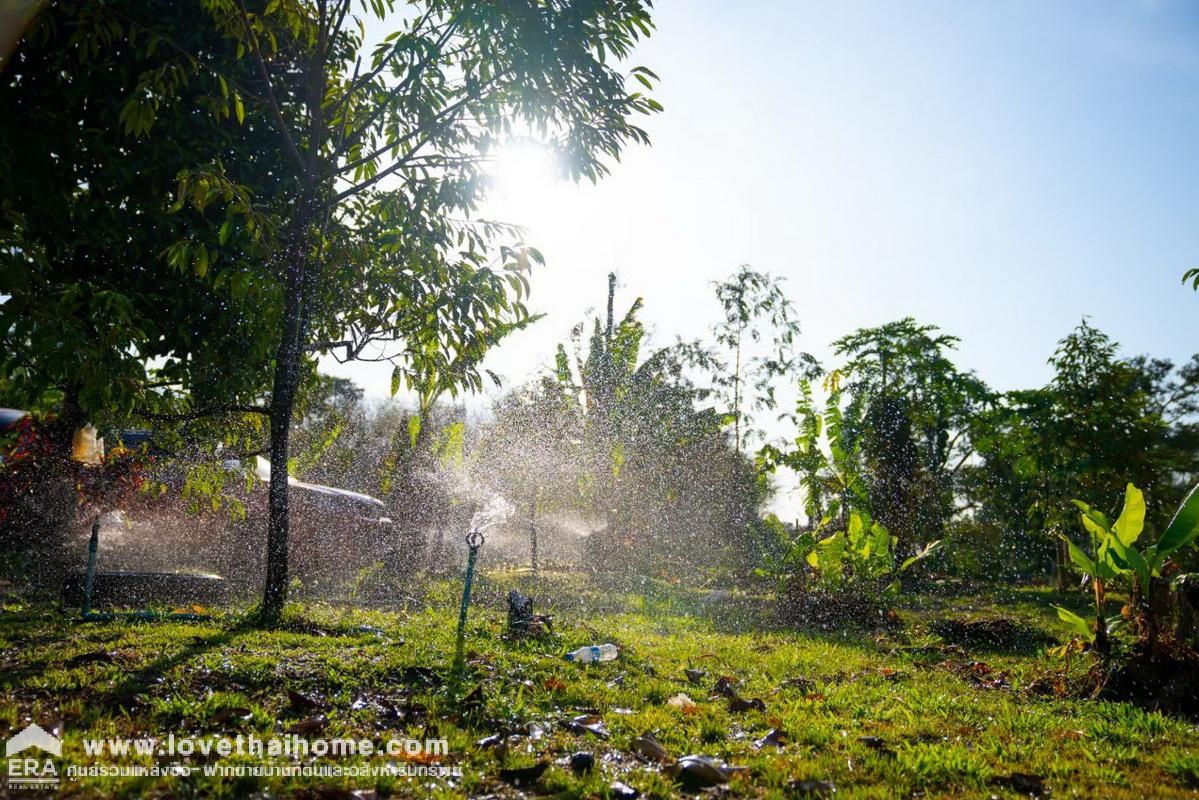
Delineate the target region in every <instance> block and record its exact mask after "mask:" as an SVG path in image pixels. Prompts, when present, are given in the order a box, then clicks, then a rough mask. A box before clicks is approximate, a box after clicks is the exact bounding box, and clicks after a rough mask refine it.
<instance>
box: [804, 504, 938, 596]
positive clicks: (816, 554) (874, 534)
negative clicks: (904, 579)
mask: <svg viewBox="0 0 1199 800" xmlns="http://www.w3.org/2000/svg"><path fill="white" fill-rule="evenodd" d="M833 518H834V517H833V516H826V517H824V519H823V520H821V523H820V525H819V526H818V527H817V529H816V531H815V532H814V533H813V534H808V535H807V536H806V537H802V538H801V539H798V540H797V541H796V546H797V547H798V548H800V549H801V550H806V553H804V554H803V556H804V560H805V561H806V562H807V564H808V566H810V567H811V568H812V569H813V570H815V572H816V574H817V575H818V576H819V577H820V580H821V582H822V583H823V584H824V585H825V586H826V587H827V588H828V589H831V590H837V589H841V588H843V587H845V586H846V585H847V584H870V583H877V582H880V581H882V580H884V579H886V578H889V577H893V576H894V575H897V574H898V573H900V572H903V571H904V570H906V569H908V568H910V567H911V566H912V565H913V564H915V563H917V562H919V561H922V560H924V559H925V558H928V557H929V556H930V555H932V554H933V553H935V552H936V551H937V550H938V549H939V548H940V547H941V542H940V541H935V542H930V543H929V544H928V545H927V546H926V547H924V548H923V549H922V550H921V551H920V552H918V553H916V554H915V555H913V556H911V557H910V558H907V559H905V560H904V561H903V562H902V563H901V564H899V566H898V567H896V565H895V547H894V545H895V537H894V536H893V535H892V534H891V532H890V531H888V530H887V529H886V527H885V526H883V525H882V524H881V523H878V522H874V521H873V520H872V519H871V517H870V514H869V513H868V512H867V511H865V510H864V509H854V510H852V511H850V512H849V520H848V524H847V525H846V526H845V530H839V531H834V532H833V533H831V534H828V535H826V536H824V537H822V538H820V537H819V534H820V533H822V532H823V531H824V530H827V528H829V527H831V523H832V519H833ZM898 591H899V581H898V580H892V581H891V582H890V583H888V584H887V585H886V586H885V587H884V588H883V590H882V594H883V596H884V597H888V598H889V597H893V596H894V595H895V594H896V593H897V592H898Z"/></svg>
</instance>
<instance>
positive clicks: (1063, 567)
mask: <svg viewBox="0 0 1199 800" xmlns="http://www.w3.org/2000/svg"><path fill="white" fill-rule="evenodd" d="M1056 542H1057V551H1056V553H1057V590H1058V591H1059V592H1065V591H1067V590H1069V588H1070V550H1069V548H1068V547H1067V546H1066V542H1065V541H1064V540H1063V539H1062V538H1061V537H1060V536H1059V537H1056Z"/></svg>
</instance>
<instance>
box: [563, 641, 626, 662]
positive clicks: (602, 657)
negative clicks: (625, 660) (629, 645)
mask: <svg viewBox="0 0 1199 800" xmlns="http://www.w3.org/2000/svg"><path fill="white" fill-rule="evenodd" d="M619 653H620V650H619V648H617V647H616V645H614V644H593V645H591V646H590V647H580V648H579V649H578V650H575V651H574V652H573V653H567V654H566V660H567V661H573V662H574V663H576V664H592V663H594V662H596V661H615V660H616V656H617V655H618V654H619Z"/></svg>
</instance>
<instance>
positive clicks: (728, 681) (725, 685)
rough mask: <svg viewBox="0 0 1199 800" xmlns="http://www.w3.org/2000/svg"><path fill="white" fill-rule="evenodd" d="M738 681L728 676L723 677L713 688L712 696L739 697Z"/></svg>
mask: <svg viewBox="0 0 1199 800" xmlns="http://www.w3.org/2000/svg"><path fill="white" fill-rule="evenodd" d="M736 686H737V679H736V678H730V677H729V676H728V675H721V676H720V677H719V678H717V680H716V685H715V686H713V687H712V694H714V695H719V696H722V697H736V696H737V689H736Z"/></svg>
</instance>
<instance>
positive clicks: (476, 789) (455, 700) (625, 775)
mask: <svg viewBox="0 0 1199 800" xmlns="http://www.w3.org/2000/svg"><path fill="white" fill-rule="evenodd" d="M580 580H581V579H580V578H578V577H574V576H559V577H557V578H555V577H554V576H549V577H546V578H543V583H542V585H541V590H542V591H541V594H542V596H543V598H545V599H544V602H543V603H542V606H543V609H545V608H548V610H550V611H552V613H553V614H554V617H555V618H554V634H553V635H552V636H549V637H546V638H543V639H538V640H532V641H509V640H507V639H506V638H505V637H504V619H503V614H502V599H501V598H502V597H503V594H504V592H505V590H506V589H507V588H508V587H509V586H510V585H518V584H519V585H526V584H527V582H528V579H527V576H518V575H511V574H509V575H504V574H495V573H493V574H491V575H488V576H485V577H484V578H483V579H481V582H480V586H479V592H478V595H477V604H476V605H475V606H473V607H472V612H471V622H470V625H469V629H468V633H469V638H468V651H469V652H468V664H467V674H466V676H465V678H464V679H463V680H462V681H461V682H460V683H459V682H455V681H453V680H451V679H450V673H449V670H448V665H449V662H450V660H451V658H452V652H453V641H454V622H455V618H456V597H455V595H454V592H455V591H456V587H454V586H452V585H450V584H442V585H439V586H436V587H434V588H433V589H432V590H429V591H428V592H426V594H425V595H424V596H423V597H422V599H421V602H419V603H411V604H410V605H412V606H413V608H412V609H411V610H408V611H401V612H392V611H370V610H362V609H354V608H343V607H336V606H331V605H323V604H310V605H303V606H297V607H295V608H292V609H291V610H290V612H289V624H288V625H287V626H286V627H285V628H283V629H280V630H275V631H269V632H264V631H260V630H256V629H254V628H252V627H249V626H247V625H246V624H245V622H244V618H243V617H242V616H241V615H239V614H235V613H228V614H218V615H217V616H216V617H215V619H214V620H213V621H211V622H203V623H175V622H157V623H130V622H106V623H81V622H78V621H76V620H74V619H72V618H70V617H69V616H67V614H68V612H66V611H63V610H60V609H56V608H53V607H50V606H44V605H24V604H21V603H20V602H17V601H14V600H12V599H10V600H9V601H8V602H7V604H6V605H4V606H3V613H2V614H0V684H2V689H3V691H2V696H3V698H4V701H3V713H2V716H0V728H5V729H9V730H8V732H6V733H5V736H7V735H10V733H11V732H12V731H16V730H20V729H21V728H23V727H24V726H25V725H26V724H28V722H29V721H38V722H39V723H41V724H43V726H49V725H51V724H55V723H58V722H61V723H62V729H63V731H64V732H65V745H64V753H63V755H64V759H63V760H64V762H69V761H79V762H81V763H90V762H91V761H92V760H93V759H89V758H87V757H85V756H84V755H83V748H82V739H83V737H85V736H89V737H114V736H123V737H145V736H154V737H165V736H166V735H167V734H168V733H174V734H175V735H176V736H181V735H218V734H220V735H229V736H234V735H237V734H242V735H244V736H248V735H250V734H254V735H256V736H258V737H260V738H264V739H265V738H266V737H269V736H272V735H280V734H283V733H286V732H288V731H303V732H305V733H307V734H308V735H309V736H320V737H353V738H367V737H369V738H373V739H381V738H386V737H402V736H408V737H413V738H420V739H424V738H425V737H427V736H432V735H440V736H444V737H445V738H446V739H448V741H449V750H450V752H449V754H448V756H446V757H444V758H443V759H442V761H443V763H446V764H456V765H460V766H461V767H462V777H461V778H451V779H438V780H429V779H408V778H400V777H384V778H377V779H376V778H343V779H331V778H319V777H309V778H303V777H294V778H271V779H262V778H253V777H243V778H228V779H220V778H216V777H205V776H203V775H199V774H196V775H193V776H191V777H188V778H180V777H157V778H149V777H146V778H132V779H119V778H88V779H83V780H80V781H77V782H70V781H64V782H63V785H62V788H61V793H62V794H64V795H68V796H110V795H116V796H124V797H137V796H155V797H188V796H214V797H229V798H240V797H247V796H250V795H252V794H255V793H260V794H259V796H273V795H281V796H291V795H300V796H309V797H321V798H337V797H348V796H350V795H349V794H347V793H345V792H344V791H341V790H346V789H355V790H366V791H365V792H363V793H360V794H359V795H358V796H369V794H368V792H369V791H371V790H373V791H375V792H377V795H378V796H380V797H382V796H389V795H399V796H416V797H424V796H429V795H433V796H439V797H440V796H444V797H451V796H461V795H472V796H478V795H496V796H500V797H515V796H520V795H522V794H528V795H538V796H550V795H552V796H560V797H604V796H612V794H613V791H612V789H611V788H610V787H611V784H612V783H613V781H621V782H623V783H625V784H627V785H628V786H631V787H633V788H634V789H636V790H637V791H639V792H640V793H641V796H642V797H670V796H677V795H678V794H679V793H680V791H681V790H680V788H679V786H678V784H677V783H676V781H675V780H674V779H673V778H672V777H671V776H670V775H669V774H668V770H667V769H666V766H665V765H660V764H656V763H652V762H650V761H647V760H645V759H644V758H642V757H639V756H637V755H635V754H634V753H633V752H632V746H631V743H632V741H633V740H634V738H635V737H638V736H640V735H642V734H644V733H646V732H653V735H654V736H655V737H656V738H657V740H658V741H659V742H660V743H661V744H662V746H663V747H664V748H665V749H666V751H667V752H668V753H669V755H670V756H672V757H675V758H677V757H679V756H685V755H691V754H697V755H709V756H714V757H716V758H718V759H720V760H721V761H723V762H726V763H727V764H729V765H737V766H743V767H745V768H746V769H745V770H743V771H740V772H738V773H736V774H735V775H733V776H732V777H731V779H730V781H729V783H728V784H727V785H725V787H724V788H721V789H718V790H716V791H717V792H718V793H724V794H728V795H730V796H736V797H741V796H744V797H797V796H804V794H803V791H804V790H803V788H802V784H798V783H795V782H797V781H812V782H816V783H812V784H809V785H808V786H809V787H810V788H812V789H815V790H819V789H820V787H821V785H822V784H823V785H824V788H825V790H826V791H827V788H828V786H827V784H831V785H832V786H833V787H835V789H836V793H835V795H834V796H835V797H838V798H842V797H909V796H912V795H913V794H918V795H920V796H924V797H1019V796H1025V794H1022V792H1023V793H1027V792H1028V791H1029V790H1031V789H1033V788H1036V785H1037V781H1036V780H1034V779H1032V778H1021V777H1017V778H1014V779H1013V778H1011V777H1010V776H1012V774H1013V773H1024V774H1026V775H1028V776H1035V777H1036V778H1039V779H1042V780H1043V782H1044V785H1045V787H1046V789H1047V790H1051V791H1052V794H1053V796H1055V797H1068V796H1078V797H1130V798H1132V797H1135V798H1146V797H1184V796H1193V795H1194V794H1195V788H1194V787H1196V786H1199V748H1197V747H1196V744H1195V742H1196V734H1197V730H1196V726H1195V724H1193V723H1192V722H1188V721H1186V720H1182V719H1178V718H1174V717H1170V716H1166V715H1163V714H1160V713H1157V712H1149V711H1144V710H1141V709H1139V708H1136V707H1133V706H1130V705H1126V704H1120V703H1107V702H1098V701H1092V700H1085V699H1069V698H1060V697H1056V696H1055V695H1054V694H1053V692H1052V691H1048V692H1047V691H1045V689H1044V687H1045V685H1046V684H1047V683H1048V682H1047V681H1045V680H1040V681H1039V682H1038V679H1043V678H1044V677H1045V676H1046V675H1047V674H1049V673H1051V672H1053V671H1055V670H1061V668H1062V662H1061V661H1060V660H1058V659H1055V658H1052V657H1050V656H1047V655H1045V654H1044V652H1043V650H1044V646H1038V645H1033V646H1027V647H1017V648H1016V649H1015V650H1013V649H1011V648H1009V649H1007V650H996V649H989V650H988V649H979V648H977V647H972V646H965V647H962V646H949V645H946V644H945V643H944V642H943V641H942V640H941V639H940V638H938V637H937V636H935V635H933V634H932V633H930V631H929V625H930V623H931V622H932V621H933V620H935V619H941V618H945V617H957V618H966V617H971V616H978V615H982V616H987V615H992V614H996V613H999V612H1000V611H1001V610H1002V612H1003V613H1005V614H1008V615H1012V616H1015V617H1016V618H1018V619H1019V620H1020V621H1021V622H1022V623H1023V624H1026V625H1028V626H1030V630H1039V631H1041V632H1043V633H1044V634H1046V635H1048V636H1062V634H1063V633H1064V631H1063V630H1062V629H1060V628H1058V627H1057V623H1056V620H1055V618H1054V617H1053V615H1052V612H1051V611H1050V610H1049V603H1050V602H1051V601H1052V600H1053V598H1052V597H1051V595H1050V594H1049V593H1048V592H1044V591H1036V590H1021V591H1015V592H1012V593H1010V594H1009V595H1008V596H1006V597H999V596H996V595H995V594H994V593H993V592H992V593H989V594H987V595H985V596H983V597H980V598H963V597H952V596H940V597H936V598H933V599H926V600H924V601H923V602H922V603H920V604H918V605H917V604H910V605H909V606H908V607H907V608H906V609H905V610H904V612H903V614H902V617H903V622H904V624H903V626H902V628H891V629H887V630H885V631H875V632H867V631H830V632H825V633H813V632H796V631H788V630H780V629H779V628H778V626H777V625H775V624H773V623H772V621H771V614H770V605H769V602H768V599H767V598H760V597H752V596H744V595H736V594H732V595H730V594H716V595H713V594H711V593H709V594H705V593H702V592H684V591H682V590H677V589H673V588H671V587H667V586H664V585H662V584H659V583H654V584H648V585H645V586H640V587H638V588H639V591H637V592H632V591H631V588H633V587H629V586H625V587H621V589H620V590H619V591H615V590H613V591H611V592H607V593H604V594H597V593H596V592H595V591H594V590H584V589H583V588H582V587H583V584H581V583H580ZM580 597H582V598H583V600H579V598H580ZM604 641H611V642H614V643H616V644H619V645H620V646H621V647H622V648H623V649H622V652H621V656H620V658H619V659H618V660H616V661H614V662H609V663H604V664H600V665H594V666H589V667H584V666H577V665H574V664H570V663H567V662H565V661H563V660H562V658H561V654H562V653H564V652H566V651H567V650H570V649H574V648H575V647H578V646H580V645H584V644H591V643H598V642H604ZM1084 667H1085V664H1080V663H1078V659H1077V657H1076V661H1075V666H1074V669H1075V671H1076V672H1077V671H1080V670H1082V669H1083V668H1084ZM414 668H415V669H414ZM426 668H427V669H426ZM430 670H431V672H430ZM684 670H693V671H699V672H693V673H692V676H690V677H689V676H688V675H687V674H686V673H685V672H684ZM701 672H702V674H700V673H701ZM722 676H727V677H728V678H730V679H732V680H734V681H736V687H735V691H736V693H737V694H739V695H740V697H742V698H744V699H746V700H755V699H757V700H761V705H762V706H764V710H763V708H761V707H757V706H758V704H753V705H754V706H755V707H753V708H749V709H747V710H744V711H734V710H731V708H730V700H729V698H728V697H726V696H720V695H714V694H713V689H714V686H715V684H716V682H717V681H718V679H719V678H720V677H722ZM1038 687H1040V688H1038ZM289 690H291V691H292V692H294V693H298V695H299V698H298V702H299V705H301V706H302V705H304V700H311V701H314V702H315V704H316V707H314V708H301V707H297V699H289V694H288V692H289ZM680 693H685V694H686V695H688V696H689V697H690V698H691V699H692V700H693V701H694V703H695V706H694V707H693V708H690V709H686V710H681V709H679V708H676V707H673V706H672V705H671V704H670V700H671V698H673V697H675V696H676V695H678V694H680ZM747 705H748V704H747ZM583 714H591V715H594V716H598V717H599V718H600V719H601V720H602V723H603V725H604V726H605V728H606V730H607V732H608V734H609V735H608V736H606V737H603V736H602V735H596V734H593V733H591V732H587V731H586V730H579V729H577V728H576V729H575V730H571V729H570V726H568V725H567V724H566V723H567V722H568V721H569V720H570V719H571V718H573V717H576V716H578V715H583ZM772 729H777V730H778V731H780V732H781V744H777V745H776V744H773V743H768V744H765V745H760V744H757V740H759V739H761V738H762V737H764V736H765V735H766V734H767V733H768V732H769V731H771V730H772ZM494 734H500V739H499V741H500V742H501V744H500V745H499V746H496V740H495V739H492V740H491V741H490V742H489V741H487V740H486V737H489V736H493V735H494ZM505 734H511V735H510V736H508V737H507V738H505V736H504V735H505ZM481 740H482V741H481ZM579 751H587V752H591V753H593V754H594V756H595V768H594V770H593V771H592V772H591V773H590V774H587V775H582V776H577V775H575V774H574V773H573V772H572V771H571V769H570V768H569V766H568V758H569V756H570V755H571V754H572V753H576V752H579ZM213 758H214V757H211V756H210V757H202V756H196V757H193V758H192V759H190V761H188V762H186V763H191V764H203V763H205V761H207V762H208V763H212V761H213ZM152 760H153V756H141V757H126V758H125V759H124V760H119V759H111V758H107V759H100V761H107V762H111V763H118V762H120V763H145V764H149V763H152ZM260 760H261V759H257V758H252V757H249V756H242V757H240V761H239V757H236V756H231V757H229V758H228V759H223V760H222V763H227V764H233V763H253V762H257V761H260ZM389 760H390V761H392V762H395V761H396V760H397V759H395V758H392V759H388V758H386V757H374V758H372V759H369V761H370V762H371V763H375V764H384V763H387V762H388V761H389ZM354 761H355V759H340V760H339V759H325V760H324V762H323V763H341V764H349V763H354ZM358 761H359V762H360V763H367V761H368V759H358ZM542 761H546V762H548V763H549V766H548V768H547V769H546V770H545V771H544V773H543V774H542V775H541V777H540V779H539V781H538V782H537V783H536V784H534V785H533V786H532V787H531V788H530V787H521V788H516V787H514V786H512V785H511V784H510V783H508V782H506V781H505V780H503V779H501V777H500V771H501V770H502V769H516V768H520V767H526V766H530V765H534V764H537V763H539V762H542ZM0 792H3V789H2V788H0Z"/></svg>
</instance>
